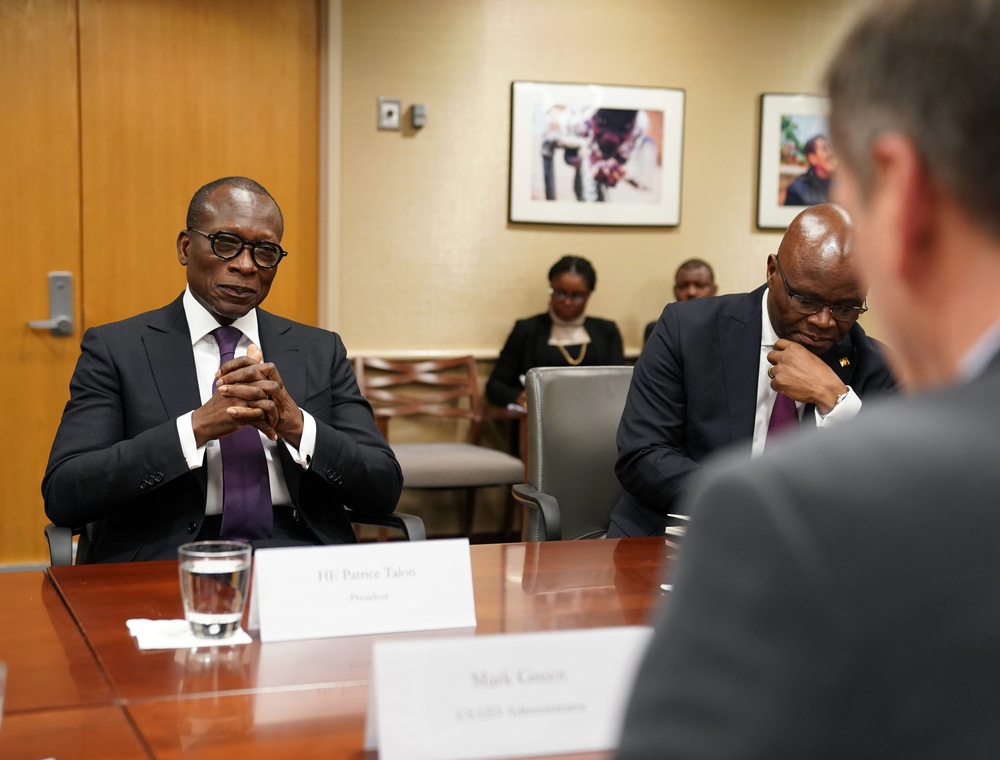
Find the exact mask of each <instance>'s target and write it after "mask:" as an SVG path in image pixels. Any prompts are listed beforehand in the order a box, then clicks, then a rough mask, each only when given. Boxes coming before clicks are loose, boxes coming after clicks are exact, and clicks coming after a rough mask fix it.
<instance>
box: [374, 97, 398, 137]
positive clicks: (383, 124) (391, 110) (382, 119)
mask: <svg viewBox="0 0 1000 760" xmlns="http://www.w3.org/2000/svg"><path fill="white" fill-rule="evenodd" d="M401 110H402V103H401V101H400V99H399V98H386V97H382V96H379V99H378V128H379V129H396V130H398V129H399V128H400V126H399V125H400V115H399V114H400V111H401Z"/></svg>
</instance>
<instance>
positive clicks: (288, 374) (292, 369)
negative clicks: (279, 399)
mask: <svg viewBox="0 0 1000 760" xmlns="http://www.w3.org/2000/svg"><path fill="white" fill-rule="evenodd" d="M292 324H293V323H292V322H290V321H288V320H287V319H282V318H280V317H276V316H274V315H273V314H270V313H268V312H266V311H262V310H261V309H258V310H257V327H258V329H259V330H260V342H261V346H260V350H261V352H262V353H263V354H264V361H266V362H271V363H272V364H274V366H275V367H277V368H278V372H279V373H280V374H281V381H282V382H283V383H284V385H285V390H287V391H288V395H290V396H291V397H292V398H293V399H295V401H296V403H298V404H300V405H301V404H303V403H305V399H306V352H305V347H304V346H302V345H301V344H300V342H299V341H298V340H297V339H296V338H295V336H294V334H293V333H292Z"/></svg>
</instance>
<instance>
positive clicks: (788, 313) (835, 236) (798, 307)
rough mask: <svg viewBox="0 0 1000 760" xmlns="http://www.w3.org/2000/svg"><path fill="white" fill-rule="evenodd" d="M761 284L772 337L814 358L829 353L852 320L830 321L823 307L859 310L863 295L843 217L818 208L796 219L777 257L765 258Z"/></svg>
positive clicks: (833, 208)
mask: <svg viewBox="0 0 1000 760" xmlns="http://www.w3.org/2000/svg"><path fill="white" fill-rule="evenodd" d="M767 285H768V297H767V311H768V316H769V317H770V319H771V325H772V326H773V327H774V330H775V332H776V333H777V334H778V337H780V338H785V339H787V340H791V341H793V342H795V343H800V344H801V345H803V346H805V347H806V348H808V349H809V350H810V351H812V352H813V353H815V354H817V355H822V354H825V353H826V352H827V351H829V350H830V349H831V348H833V346H834V344H835V343H837V341H839V340H840V339H841V338H843V337H844V335H845V334H846V333H847V331H848V330H850V329H851V327H852V326H853V324H854V321H855V320H853V319H847V320H844V319H838V318H835V316H834V315H833V314H832V313H831V311H830V309H829V308H826V307H828V306H862V305H864V302H865V296H866V291H865V288H864V287H863V286H862V284H861V282H860V279H859V276H858V272H857V269H856V268H855V266H854V261H853V257H852V255H851V219H850V217H849V216H848V215H847V212H845V211H844V210H843V209H842V208H841V207H840V206H837V205H835V204H833V203H822V204H819V205H817V206H810V207H809V208H807V209H805V210H804V211H803V212H802V213H800V214H799V215H798V216H796V217H795V219H793V220H792V223H791V224H790V225H788V230H787V231H786V232H785V236H784V237H783V238H782V240H781V245H779V246H778V253H777V255H776V256H774V255H772V256H769V257H768V260H767ZM824 305H825V306H824ZM813 310H815V313H809V312H810V311H813Z"/></svg>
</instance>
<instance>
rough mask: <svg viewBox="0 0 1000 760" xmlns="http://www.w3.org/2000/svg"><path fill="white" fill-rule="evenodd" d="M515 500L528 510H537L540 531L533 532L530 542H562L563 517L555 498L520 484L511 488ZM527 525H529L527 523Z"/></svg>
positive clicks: (528, 538) (529, 538)
mask: <svg viewBox="0 0 1000 760" xmlns="http://www.w3.org/2000/svg"><path fill="white" fill-rule="evenodd" d="M511 491H512V492H513V494H514V498H515V499H517V500H518V501H519V502H521V504H523V505H524V506H525V507H526V508H528V509H532V510H535V512H536V513H537V515H538V519H539V522H540V526H539V527H540V530H532V531H531V533H532V535H530V536H528V537H527V539H526V540H528V541H561V540H562V517H561V516H560V513H559V502H558V501H557V500H556V498H555V497H554V496H550V495H549V494H547V493H542V492H541V491H539V490H537V489H536V488H534V487H533V486H531V485H529V484H528V483H519V484H518V485H516V486H512V487H511ZM525 524H526V525H527V523H525Z"/></svg>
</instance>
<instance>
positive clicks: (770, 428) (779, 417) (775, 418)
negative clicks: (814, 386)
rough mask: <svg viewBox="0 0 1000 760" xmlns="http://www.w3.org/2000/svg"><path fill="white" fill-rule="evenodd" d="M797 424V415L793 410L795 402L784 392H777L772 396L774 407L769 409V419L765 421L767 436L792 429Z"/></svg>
mask: <svg viewBox="0 0 1000 760" xmlns="http://www.w3.org/2000/svg"><path fill="white" fill-rule="evenodd" d="M798 425H799V415H798V413H797V412H796V411H795V402H794V401H792V400H791V399H790V398H789V397H788V396H786V395H785V394H784V393H779V394H778V395H777V396H775V398H774V407H773V408H772V409H771V421H770V422H768V423H767V438H765V440H770V439H771V436H772V435H777V434H779V433H782V432H784V431H788V430H794V429H795V428H797V427H798Z"/></svg>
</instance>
